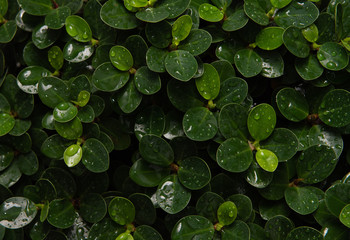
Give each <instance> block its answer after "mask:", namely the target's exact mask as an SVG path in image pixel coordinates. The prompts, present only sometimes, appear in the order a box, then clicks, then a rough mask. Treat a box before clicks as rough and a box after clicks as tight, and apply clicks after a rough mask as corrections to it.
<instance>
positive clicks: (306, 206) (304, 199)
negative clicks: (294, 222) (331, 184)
mask: <svg viewBox="0 0 350 240" xmlns="http://www.w3.org/2000/svg"><path fill="white" fill-rule="evenodd" d="M284 197H285V199H286V202H287V204H288V206H289V207H290V208H291V209H293V210H294V211H295V212H297V213H299V214H300V215H307V214H310V213H313V212H314V211H315V210H316V209H317V207H318V197H317V195H316V194H315V193H314V192H312V191H311V190H310V189H309V188H308V187H288V188H287V189H286V190H285V192H284Z"/></svg>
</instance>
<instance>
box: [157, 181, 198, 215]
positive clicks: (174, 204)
mask: <svg viewBox="0 0 350 240" xmlns="http://www.w3.org/2000/svg"><path fill="white" fill-rule="evenodd" d="M156 199H157V202H158V204H159V207H160V208H161V209H163V210H164V211H165V212H167V213H170V214H175V213H178V212H180V211H181V210H183V209H184V208H185V207H186V206H187V204H188V203H189V201H190V199H191V192H190V191H189V190H187V189H186V188H184V187H183V186H182V185H181V183H180V182H179V179H178V177H177V176H176V175H170V176H168V177H166V178H164V179H163V180H162V181H161V183H160V184H159V185H158V189H157V191H156Z"/></svg>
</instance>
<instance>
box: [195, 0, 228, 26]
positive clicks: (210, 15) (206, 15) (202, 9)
mask: <svg viewBox="0 0 350 240" xmlns="http://www.w3.org/2000/svg"><path fill="white" fill-rule="evenodd" d="M198 12H199V16H200V18H202V19H204V20H206V21H208V22H219V21H221V20H222V19H223V18H224V13H223V12H222V11H220V9H218V8H217V7H215V6H213V5H211V4H208V3H203V4H201V5H200V6H199V9H198Z"/></svg>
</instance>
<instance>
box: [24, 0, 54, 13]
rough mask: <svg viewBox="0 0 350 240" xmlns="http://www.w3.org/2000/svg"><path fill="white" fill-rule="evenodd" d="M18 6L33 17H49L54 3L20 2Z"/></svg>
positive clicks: (47, 1)
mask: <svg viewBox="0 0 350 240" xmlns="http://www.w3.org/2000/svg"><path fill="white" fill-rule="evenodd" d="M18 4H19V6H20V7H21V8H23V9H24V11H26V12H27V13H29V14H31V15H38V16H43V15H47V14H48V13H49V12H51V10H52V9H53V6H52V2H51V1H50V0H37V1H31V0H18Z"/></svg>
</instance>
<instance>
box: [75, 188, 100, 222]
mask: <svg viewBox="0 0 350 240" xmlns="http://www.w3.org/2000/svg"><path fill="white" fill-rule="evenodd" d="M79 206H80V209H79V214H80V215H81V217H82V218H83V219H84V220H85V221H87V222H91V223H96V222H99V221H100V220H102V219H103V217H104V216H105V215H106V213H107V205H106V202H105V200H104V199H103V198H102V196H101V195H100V194H98V193H87V194H86V195H84V196H83V197H82V198H81V200H80V205H79Z"/></svg>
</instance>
